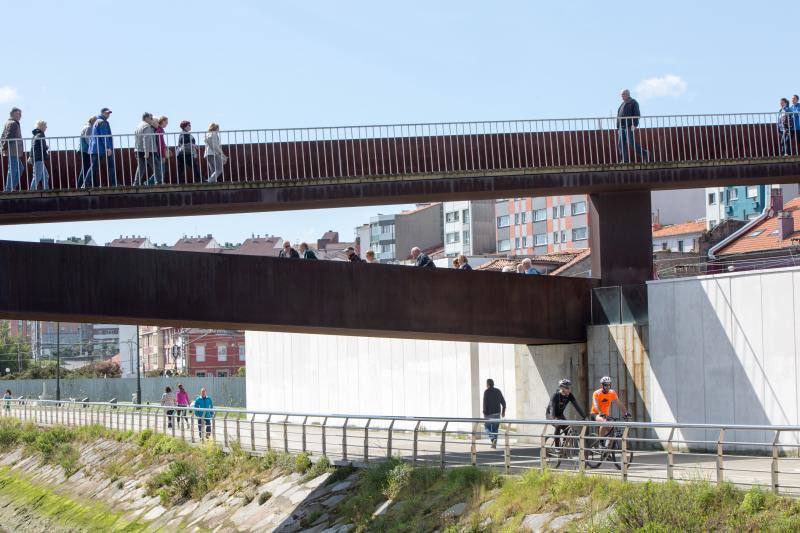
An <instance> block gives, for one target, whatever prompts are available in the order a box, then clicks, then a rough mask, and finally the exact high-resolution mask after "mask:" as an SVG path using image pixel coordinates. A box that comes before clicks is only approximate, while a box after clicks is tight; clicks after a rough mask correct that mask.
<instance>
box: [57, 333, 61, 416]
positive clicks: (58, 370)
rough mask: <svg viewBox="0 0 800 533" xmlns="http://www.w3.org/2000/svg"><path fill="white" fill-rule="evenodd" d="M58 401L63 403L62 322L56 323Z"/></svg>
mask: <svg viewBox="0 0 800 533" xmlns="http://www.w3.org/2000/svg"><path fill="white" fill-rule="evenodd" d="M56 400H57V401H61V322H56Z"/></svg>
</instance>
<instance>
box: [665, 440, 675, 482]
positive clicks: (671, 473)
mask: <svg viewBox="0 0 800 533" xmlns="http://www.w3.org/2000/svg"><path fill="white" fill-rule="evenodd" d="M674 436H675V428H671V429H670V430H669V437H667V479H668V480H670V481H672V480H673V479H675V456H674V450H673V448H674V446H673V444H672V438H673V437H674Z"/></svg>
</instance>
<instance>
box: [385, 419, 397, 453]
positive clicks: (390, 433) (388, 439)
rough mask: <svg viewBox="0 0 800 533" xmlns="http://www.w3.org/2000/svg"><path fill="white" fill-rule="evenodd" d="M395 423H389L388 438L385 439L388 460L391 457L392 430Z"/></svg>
mask: <svg viewBox="0 0 800 533" xmlns="http://www.w3.org/2000/svg"><path fill="white" fill-rule="evenodd" d="M394 423H395V421H394V420H392V421H391V422H389V436H388V437H387V438H386V458H387V459H389V458H391V457H392V431H393V429H394Z"/></svg>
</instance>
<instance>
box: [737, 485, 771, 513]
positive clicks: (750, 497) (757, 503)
mask: <svg viewBox="0 0 800 533" xmlns="http://www.w3.org/2000/svg"><path fill="white" fill-rule="evenodd" d="M766 502H767V496H766V494H764V491H763V490H761V488H760V487H753V488H752V489H750V490H748V491H747V493H746V494H745V495H744V499H743V500H742V503H741V505H739V510H740V511H741V512H743V513H745V514H749V515H754V514H757V513H759V512H760V511H763V510H764V507H765V506H766Z"/></svg>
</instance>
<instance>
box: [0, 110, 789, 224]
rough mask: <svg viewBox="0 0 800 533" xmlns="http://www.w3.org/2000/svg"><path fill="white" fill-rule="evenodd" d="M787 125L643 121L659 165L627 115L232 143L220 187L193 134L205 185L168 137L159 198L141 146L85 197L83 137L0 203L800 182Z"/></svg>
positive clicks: (222, 201)
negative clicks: (141, 159) (112, 178)
mask: <svg viewBox="0 0 800 533" xmlns="http://www.w3.org/2000/svg"><path fill="white" fill-rule="evenodd" d="M776 117H777V115H776V114H775V113H742V114H724V115H679V116H653V117H641V118H640V119H639V127H638V128H636V130H635V132H634V134H633V140H634V141H635V142H636V143H638V144H640V145H641V146H642V147H643V148H644V149H646V150H647V152H648V154H647V157H645V156H644V155H643V154H640V153H638V152H636V151H634V150H628V149H625V150H622V149H621V143H620V141H621V140H624V139H623V138H621V136H620V130H619V129H618V122H617V119H616V118H615V117H614V118H576V119H561V120H510V121H491V122H457V123H439V124H404V125H381V126H348V127H323V128H302V129H297V128H295V129H271V130H238V131H223V132H221V133H220V139H221V142H222V145H223V149H224V151H225V153H226V154H227V156H228V157H229V161H228V164H227V165H226V166H225V172H224V176H223V177H222V178H221V180H220V181H219V182H217V183H207V182H206V181H205V178H207V176H208V174H209V172H208V169H207V168H206V162H205V160H204V146H203V139H204V134H203V133H202V132H201V133H193V135H194V136H195V138H196V139H197V141H198V145H197V150H196V152H197V156H198V160H199V161H200V166H201V168H200V173H201V175H199V176H198V175H196V174H195V173H194V171H193V170H192V166H193V165H192V164H191V161H182V159H183V156H179V155H177V154H176V153H175V147H176V146H178V144H179V136H180V133H168V134H165V140H166V143H167V145H168V146H169V147H170V148H169V149H170V152H171V156H170V157H168V158H166V159H165V172H164V183H163V184H157V185H150V186H133V185H132V184H133V183H134V180H133V178H134V175H135V174H136V167H137V163H136V156H135V153H134V151H133V147H134V136H133V135H114V136H112V137H113V144H114V147H115V148H114V153H113V155H114V157H113V159H105V158H101V159H100V160H99V163H100V164H99V167H100V169H99V172H97V174H98V175H97V176H94V179H93V182H94V185H95V187H94V188H90V189H78V188H77V187H76V185H77V184H78V181H79V177H80V175H81V170H82V168H81V167H82V163H81V159H82V158H81V153H80V151H79V150H80V145H81V144H80V137H52V138H48V143H49V144H50V148H51V151H50V156H49V168H50V178H51V179H50V189H49V190H46V191H31V190H26V189H27V184H29V183H30V182H31V176H30V170H28V172H27V173H26V175H25V176H23V179H22V182H23V185H22V187H23V190H21V191H16V192H12V193H5V194H2V195H0V224H17V223H32V222H47V221H66V220H91V219H112V218H134V217H161V216H181V215H198V214H220V213H236V212H254V211H272V210H289V209H311V208H324V207H345V206H355V205H376V204H392V203H412V202H422V201H442V200H458V199H489V198H506V197H517V196H532V195H534V196H546V195H558V194H578V193H615V192H624V191H651V190H661V189H677V188H695V187H707V186H722V185H741V184H759V183H790V182H797V181H800V157H797V155H791V154H797V152H798V150H797V146H796V144H794V143H795V141H794V140H793V141H792V145H791V147H790V155H789V156H786V155H784V152H785V151H786V149H785V147H784V146H783V144H782V143H781V136H780V134H779V132H778V130H777V126H776ZM624 137H627V136H624ZM25 146H26V148H29V147H30V140H29V139H28V140H25ZM112 161H113V163H112ZM186 163H188V164H186ZM111 164H113V165H114V171H115V175H116V184H114V183H110V182H109V166H110V165H111ZM7 165H8V162H7V160H5V159H4V160H3V175H5V170H6V168H7ZM181 167H184V168H183V169H182V168H181Z"/></svg>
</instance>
